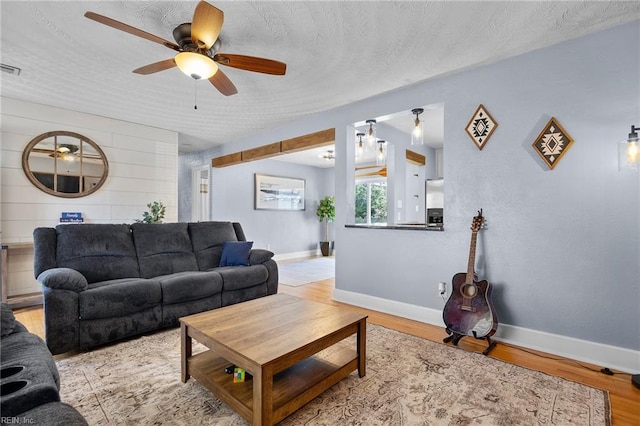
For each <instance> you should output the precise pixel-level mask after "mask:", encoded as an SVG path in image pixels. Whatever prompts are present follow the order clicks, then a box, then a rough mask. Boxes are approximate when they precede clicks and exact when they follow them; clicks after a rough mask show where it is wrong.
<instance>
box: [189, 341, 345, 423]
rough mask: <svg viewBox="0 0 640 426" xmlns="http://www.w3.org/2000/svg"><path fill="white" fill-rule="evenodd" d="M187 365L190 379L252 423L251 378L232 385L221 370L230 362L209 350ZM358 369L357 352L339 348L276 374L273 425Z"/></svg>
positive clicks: (274, 380) (196, 356)
mask: <svg viewBox="0 0 640 426" xmlns="http://www.w3.org/2000/svg"><path fill="white" fill-rule="evenodd" d="M187 362H188V364H189V374H190V375H191V376H192V377H194V378H195V379H196V380H197V381H198V382H200V383H201V384H202V385H203V386H205V387H206V388H207V389H209V390H210V391H211V392H213V393H214V394H215V395H216V396H217V397H218V398H219V399H220V400H221V401H223V402H225V403H226V404H228V405H229V406H230V407H231V408H233V409H234V410H235V411H236V412H237V413H238V414H240V415H241V416H242V417H244V418H245V419H247V420H248V421H249V422H251V421H252V420H253V380H252V379H248V380H246V381H245V382H244V383H233V375H231V374H227V373H225V371H224V369H225V367H227V366H229V365H230V364H231V363H230V362H229V361H227V360H225V359H224V358H221V357H220V356H218V355H217V354H216V353H214V352H213V351H210V350H209V351H206V352H202V353H199V354H197V355H193V356H192V357H190V358H189V359H188V361H187ZM357 369H358V353H357V352H356V351H355V350H352V349H349V348H345V347H338V348H335V349H334V350H332V351H331V352H330V353H326V354H325V353H321V354H316V355H314V356H312V357H310V358H307V359H305V360H303V361H300V362H298V363H297V364H295V365H293V366H291V367H289V368H287V369H285V370H283V371H281V372H279V373H277V374H275V375H274V377H273V393H272V395H273V411H272V412H273V417H272V420H273V423H274V424H275V423H277V422H279V421H281V420H282V419H284V418H285V417H287V416H289V415H291V414H292V413H293V412H295V411H296V410H298V409H299V408H300V407H302V406H303V405H305V404H306V403H308V402H309V401H311V400H312V399H313V398H315V397H316V396H318V395H320V394H321V393H322V392H324V391H325V390H327V389H329V388H330V387H331V386H333V385H335V384H336V383H338V382H339V381H340V380H342V379H343V378H345V377H346V376H348V375H349V374H350V373H351V372H352V371H355V370H357Z"/></svg>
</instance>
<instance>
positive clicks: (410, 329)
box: [16, 279, 640, 426]
mask: <svg viewBox="0 0 640 426" xmlns="http://www.w3.org/2000/svg"><path fill="white" fill-rule="evenodd" d="M333 289H334V280H333V279H329V280H324V281H319V282H316V283H312V284H307V285H303V286H300V287H289V286H285V285H280V286H279V292H281V293H288V294H291V295H294V296H298V297H303V298H305V299H309V300H315V301H318V302H322V303H328V304H331V305H335V306H343V307H346V308H349V309H354V310H356V311H358V312H362V313H365V314H367V315H368V316H369V318H368V321H369V322H370V323H372V324H378V325H381V326H384V327H387V328H392V329H394V330H398V331H401V332H403V333H407V334H412V335H414V336H419V337H422V338H425V339H429V340H432V341H435V342H439V343H442V339H443V338H444V337H446V333H445V331H444V329H443V328H441V327H436V326H433V325H429V324H425V323H421V322H417V321H413V320H408V319H405V318H400V317H396V316H393V315H388V314H384V313H380V312H376V311H371V310H368V309H363V308H358V307H355V306H350V305H345V304H342V303H338V302H334V301H333V300H332V295H333ZM16 318H17V319H18V320H19V321H20V322H22V323H23V324H24V325H25V326H26V327H27V328H28V329H29V330H30V331H31V332H33V333H35V334H37V335H39V336H41V337H44V326H43V312H42V308H41V307H34V308H23V309H19V310H17V311H16ZM458 347H459V348H460V350H468V351H474V352H482V351H483V350H484V349H485V347H486V344H485V342H483V341H474V340H473V339H462V340H461V341H460V343H459V345H458ZM489 356H491V357H493V358H497V359H500V360H503V361H506V362H509V363H512V364H516V365H519V366H521V367H526V368H530V369H533V370H539V371H543V372H545V373H547V374H550V375H553V376H559V377H563V378H565V379H568V380H572V381H575V382H579V383H583V384H585V385H588V386H593V387H596V388H600V389H605V390H607V391H609V395H610V399H611V408H612V421H613V425H614V426H626V425H630V426H631V425H633V426H639V425H640V389H637V388H635V387H634V386H633V384H632V383H631V378H630V376H629V374H624V373H616V374H615V375H613V376H608V375H605V374H603V373H601V372H600V369H601V368H602V366H596V365H589V364H585V363H578V362H576V361H573V360H570V359H566V358H561V357H558V356H555V355H549V354H545V353H543V352H536V351H532V350H529V349H522V348H518V347H516V346H511V345H507V344H502V343H498V345H497V346H496V347H495V349H493V351H492V352H491V353H490V354H489Z"/></svg>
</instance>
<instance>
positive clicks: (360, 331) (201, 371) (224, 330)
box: [180, 294, 367, 425]
mask: <svg viewBox="0 0 640 426" xmlns="http://www.w3.org/2000/svg"><path fill="white" fill-rule="evenodd" d="M180 326H181V336H182V343H181V348H182V382H183V383H184V382H186V381H187V380H188V379H189V377H191V376H193V377H194V378H195V379H196V380H198V382H200V383H201V384H202V385H204V386H205V387H206V388H207V389H209V390H210V391H211V392H213V393H214V394H215V395H216V396H217V397H218V398H219V399H220V400H221V401H223V402H225V403H226V404H228V405H229V406H230V407H231V408H233V409H234V410H235V411H236V412H237V413H239V414H240V415H241V416H242V417H244V418H245V419H247V420H248V421H250V422H252V423H253V424H254V425H272V424H275V423H277V422H279V421H281V420H282V419H284V418H285V417H287V416H289V415H290V414H292V413H293V412H294V411H296V410H297V409H299V408H300V407H302V406H303V405H304V404H306V403H307V402H309V401H311V400H312V399H313V398H315V397H316V396H318V395H320V394H321V393H322V392H324V391H325V390H326V389H328V388H330V387H331V386H333V385H334V384H336V383H338V382H339V381H340V380H342V379H343V378H344V377H346V376H348V375H349V374H350V373H351V372H352V371H354V370H356V369H358V373H359V375H360V377H364V375H365V373H366V371H365V360H366V330H367V316H366V315H361V314H358V313H356V312H353V311H350V310H348V309H343V308H338V307H335V306H330V305H326V304H323V303H317V302H312V301H309V300H304V299H300V298H298V297H294V296H290V295H287V294H275V295H272V296H267V297H261V298H259V299H255V300H251V301H248V302H243V303H239V304H236V305H231V306H226V307H224V308H219V309H214V310H212V311H208V312H203V313H201V314H195V315H190V316H187V317H183V318H180ZM353 334H356V335H357V338H356V347H355V348H350V347H348V345H336V346H333V345H334V344H335V343H337V342H339V341H341V340H343V339H345V338H347V337H349V336H351V335H353ZM192 339H196V340H197V341H198V342H200V343H202V344H203V345H205V346H206V347H207V348H209V350H208V351H205V352H202V353H199V354H197V355H193V354H192ZM327 348H329V349H327ZM324 349H327V350H324ZM320 351H322V353H320V354H319V352H320ZM231 364H235V365H237V366H239V367H242V368H244V369H245V370H246V371H247V372H249V373H251V375H252V376H253V377H252V378H249V379H248V380H246V381H245V382H244V383H233V375H231V374H227V373H225V367H227V366H229V365H231Z"/></svg>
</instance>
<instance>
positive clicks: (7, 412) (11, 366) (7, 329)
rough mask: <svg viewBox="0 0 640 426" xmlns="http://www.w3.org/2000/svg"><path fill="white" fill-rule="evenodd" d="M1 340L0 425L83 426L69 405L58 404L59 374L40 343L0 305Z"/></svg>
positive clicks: (42, 343)
mask: <svg viewBox="0 0 640 426" xmlns="http://www.w3.org/2000/svg"><path fill="white" fill-rule="evenodd" d="M0 316H1V317H2V326H1V327H0V328H1V330H2V337H1V340H0V366H1V373H2V374H1V375H0V377H1V381H2V392H1V393H0V413H2V418H0V424H5V423H6V424H27V425H50V426H81V425H82V426H86V425H87V421H86V420H85V419H84V417H82V415H81V414H80V413H79V412H78V411H77V410H76V409H75V408H73V407H72V406H70V405H68V404H65V403H64V402H60V374H59V373H58V367H56V363H55V361H54V360H53V357H52V356H51V352H49V351H48V350H47V346H46V345H45V344H44V342H43V341H42V339H40V338H39V337H38V336H36V335H35V334H32V333H29V332H28V331H27V329H26V328H25V326H24V325H22V323H20V322H19V321H18V320H16V318H15V316H14V315H13V311H12V310H11V306H9V305H7V304H5V303H2V304H0Z"/></svg>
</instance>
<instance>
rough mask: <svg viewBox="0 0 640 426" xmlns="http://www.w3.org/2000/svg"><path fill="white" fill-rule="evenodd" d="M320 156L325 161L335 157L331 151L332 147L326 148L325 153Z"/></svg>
mask: <svg viewBox="0 0 640 426" xmlns="http://www.w3.org/2000/svg"><path fill="white" fill-rule="evenodd" d="M322 158H324V159H325V160H327V161H331V160H335V159H336V155H335V154H334V153H333V150H332V149H328V150H327V152H326V153H324V154H322Z"/></svg>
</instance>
